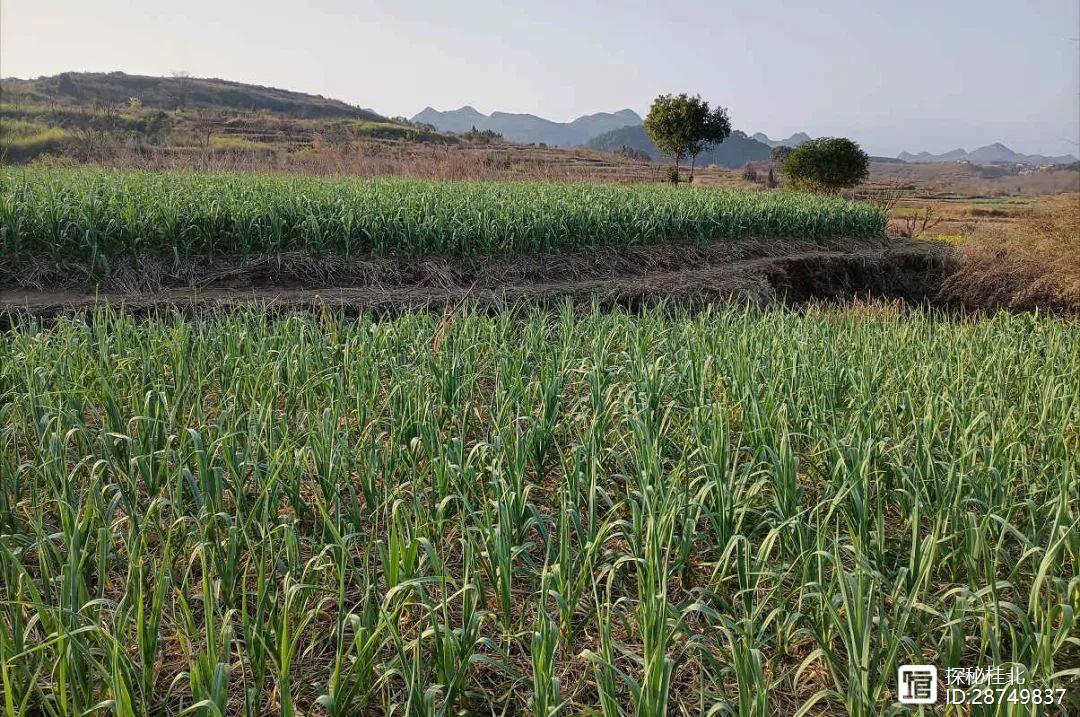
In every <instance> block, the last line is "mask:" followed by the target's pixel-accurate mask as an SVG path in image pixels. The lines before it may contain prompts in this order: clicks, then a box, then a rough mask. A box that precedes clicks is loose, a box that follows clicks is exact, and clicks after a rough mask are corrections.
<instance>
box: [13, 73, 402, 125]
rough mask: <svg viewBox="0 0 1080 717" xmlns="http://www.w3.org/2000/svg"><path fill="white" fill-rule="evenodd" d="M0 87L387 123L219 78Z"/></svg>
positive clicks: (65, 96)
mask: <svg viewBox="0 0 1080 717" xmlns="http://www.w3.org/2000/svg"><path fill="white" fill-rule="evenodd" d="M0 87H2V89H3V93H4V94H5V95H7V97H6V98H5V99H8V98H10V97H12V96H18V97H21V98H24V99H25V100H28V101H38V102H40V101H50V102H57V103H59V104H71V105H86V104H90V103H95V102H102V103H106V104H110V105H123V104H127V103H128V101H129V100H130V99H131V98H137V99H138V100H139V103H140V104H141V105H142V106H143V107H149V108H155V109H164V110H173V109H177V108H178V107H181V106H183V107H199V108H208V109H216V110H235V111H239V112H246V111H251V110H265V111H268V112H274V113H277V114H281V115H286V116H289V117H298V118H302V119H331V118H341V119H357V120H372V121H382V120H385V119H386V118H385V117H383V116H382V115H380V114H378V113H377V112H373V111H372V110H369V109H364V108H362V107H356V106H353V105H350V104H347V103H345V102H341V101H339V100H333V99H328V98H326V97H323V96H321V95H311V94H307V93H306V92H293V91H291V90H282V89H278V88H276V87H263V86H261V85H252V84H246V83H243V82H233V81H231V80H219V79H216V78H200V77H186V76H185V77H154V76H151V75H129V74H127V73H124V72H62V73H60V74H58V75H53V76H51V77H39V78H37V79H32V80H21V79H18V78H13V77H11V78H8V77H5V78H3V79H2V80H0ZM9 101H10V100H9Z"/></svg>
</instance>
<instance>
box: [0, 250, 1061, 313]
mask: <svg viewBox="0 0 1080 717" xmlns="http://www.w3.org/2000/svg"><path fill="white" fill-rule="evenodd" d="M957 270H958V264H957V259H956V257H955V256H954V255H953V253H952V252H951V250H950V249H949V248H948V247H947V246H944V245H939V244H933V243H928V242H920V241H906V240H899V239H889V240H879V241H865V240H860V241H857V242H854V241H853V242H846V243H842V244H838V243H836V242H830V244H829V245H823V244H817V243H813V242H805V241H797V240H771V241H752V242H748V241H743V242H734V243H733V242H718V243H715V244H710V245H704V246H664V247H633V248H630V249H624V250H621V251H611V250H598V251H593V252H580V253H574V254H560V255H541V256H536V257H515V258H513V259H493V260H487V261H477V262H470V263H461V262H457V263H455V262H450V261H444V260H426V261H422V262H416V263H409V262H405V261H401V260H392V259H391V260H379V261H358V260H351V261H340V260H334V259H332V258H324V259H313V258H311V257H302V256H284V257H265V258H255V259H249V260H246V261H244V262H242V263H232V264H229V263H218V264H206V265H202V266H186V267H169V266H163V265H160V264H156V263H152V262H146V263H144V264H142V265H139V266H131V267H125V268H123V269H122V270H120V271H118V272H117V273H116V275H115V276H114V277H113V278H112V279H111V280H110V281H109V282H107V283H105V284H103V285H101V286H98V287H96V288H87V287H85V286H84V287H69V288H56V287H50V286H49V285H47V284H46V285H45V286H38V287H37V288H14V289H8V290H5V291H0V310H2V311H5V312H15V313H31V314H35V315H39V316H55V315H59V314H63V313H66V312H70V311H78V310H81V309H86V308H89V307H91V306H93V305H94V304H96V303H99V302H102V301H107V302H108V303H110V304H111V305H114V306H118V305H123V306H124V307H125V309H126V310H128V311H131V312H134V313H151V312H154V311H156V310H159V309H164V308H177V309H180V310H183V311H200V310H204V309H213V308H226V307H233V306H240V305H245V304H251V303H261V304H265V305H266V306H267V307H268V309H270V310H277V311H289V310H300V309H310V308H318V307H327V308H333V307H336V308H341V309H345V310H351V311H356V312H362V311H373V312H376V313H397V312H400V311H403V310H409V309H418V308H440V307H445V306H448V305H455V304H458V303H460V302H462V301H473V302H477V303H480V304H488V305H493V306H501V305H510V304H518V303H551V302H557V301H561V300H562V299H564V298H571V299H574V300H581V301H596V302H598V303H600V304H601V305H609V306H638V305H643V304H649V303H654V302H657V301H660V300H669V301H674V302H679V303H681V304H686V305H701V304H704V303H708V302H713V301H723V300H733V299H734V300H740V301H751V302H753V303H757V304H766V303H771V302H787V303H794V304H799V303H803V302H807V301H814V300H826V301H846V300H851V299H857V298H864V299H865V298H869V299H887V300H902V301H904V302H906V303H911V304H930V305H938V306H946V307H955V308H966V309H979V308H989V309H993V308H999V307H994V306H979V305H978V302H977V301H975V302H972V301H971V300H970V297H967V298H965V297H961V296H953V295H952V294H951V293H950V291H949V289H948V287H949V286H950V284H951V285H955V284H956V283H957V282H956V276H955V275H956V272H957ZM39 278H41V279H47V276H45V275H42V276H41V277H39ZM1047 308H1049V309H1052V310H1058V311H1062V312H1063V313H1075V311H1076V310H1077V309H1080V306H1073V307H1071V308H1070V307H1069V306H1065V307H1047Z"/></svg>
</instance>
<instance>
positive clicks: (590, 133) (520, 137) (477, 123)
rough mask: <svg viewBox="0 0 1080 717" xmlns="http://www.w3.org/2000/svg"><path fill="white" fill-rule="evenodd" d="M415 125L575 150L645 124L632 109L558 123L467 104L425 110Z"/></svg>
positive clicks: (601, 113) (421, 112) (600, 113)
mask: <svg viewBox="0 0 1080 717" xmlns="http://www.w3.org/2000/svg"><path fill="white" fill-rule="evenodd" d="M410 121H411V122H421V123H423V124H428V125H431V126H432V127H434V128H435V129H438V130H442V131H443V132H468V131H469V130H470V129H472V128H473V127H475V128H476V129H478V130H492V131H494V132H498V133H499V134H501V135H502V136H503V138H504V139H507V140H509V141H511V142H521V143H523V144H529V143H541V142H543V143H544V144H547V145H551V146H554V147H575V146H578V145H582V144H585V143H586V142H588V141H589V140H590V139H592V138H593V137H596V136H597V135H600V134H603V133H604V132H608V131H610V130H613V129H618V128H620V127H625V126H627V125H633V124H641V122H642V119H641V116H640V115H638V113H637V112H634V111H633V110H630V109H624V110H619V111H618V112H597V113H595V114H591V115H583V116H581V117H578V118H577V119H576V120H574V121H573V122H554V121H552V120H549V119H544V118H543V117H537V116H536V115H530V114H515V113H510V112H492V113H491V114H490V115H485V114H483V113H482V112H478V111H477V110H476V109H475V108H473V107H470V106H468V105H466V106H465V107H461V108H459V109H456V110H449V111H447V112H440V111H439V110H436V109H434V108H432V107H425V108H424V109H423V110H422V111H420V112H418V113H417V114H415V115H414V116H413V117H411V118H410Z"/></svg>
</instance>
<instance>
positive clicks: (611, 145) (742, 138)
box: [586, 125, 771, 169]
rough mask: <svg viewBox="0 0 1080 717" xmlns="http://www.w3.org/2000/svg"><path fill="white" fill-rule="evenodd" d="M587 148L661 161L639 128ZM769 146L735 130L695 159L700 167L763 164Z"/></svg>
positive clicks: (592, 142)
mask: <svg viewBox="0 0 1080 717" xmlns="http://www.w3.org/2000/svg"><path fill="white" fill-rule="evenodd" d="M586 146H588V147H590V148H592V149H597V150H600V151H602V152H622V151H625V150H627V149H630V150H634V151H636V152H642V153H644V154H646V155H648V156H649V157H650V158H651V159H653V160H659V159H662V158H663V155H662V154H661V152H660V150H659V149H657V148H656V145H655V144H653V141H652V140H651V139H650V138H649V135H648V133H647V132H646V131H645V128H644V127H643V126H641V125H633V126H629V127H623V128H621V129H616V130H612V131H611V132H606V133H604V134H602V135H600V136H599V137H594V138H593V139H591V140H589V142H588V143H587V145H586ZM770 149H771V148H770V147H769V146H768V145H766V144H764V143H762V142H758V141H757V140H754V139H751V138H749V137H747V136H746V133H744V132H740V131H738V130H736V131H734V132H732V133H731V135H730V136H729V137H728V138H727V139H725V140H724V141H723V142H722V143H720V144H717V145H713V146H712V147H710V148H709V149H706V150H705V151H703V152H702V153H701V155H700V156H699V157H698V158H697V163H698V165H699V166H707V165H710V164H715V165H718V166H721V167H727V168H729V169H735V168H738V167H742V166H743V165H745V164H746V163H747V162H764V161H767V160H768V159H769V151H770Z"/></svg>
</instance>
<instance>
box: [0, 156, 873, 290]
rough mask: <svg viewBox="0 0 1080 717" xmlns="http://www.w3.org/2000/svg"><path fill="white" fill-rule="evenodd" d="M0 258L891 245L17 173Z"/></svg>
mask: <svg viewBox="0 0 1080 717" xmlns="http://www.w3.org/2000/svg"><path fill="white" fill-rule="evenodd" d="M0 179H2V182H0V186H2V189H0V251H2V252H3V253H2V256H3V257H4V258H6V259H7V260H8V261H14V262H17V261H19V260H20V259H23V258H29V257H39V258H42V257H43V258H46V259H49V260H52V261H62V260H63V261H78V262H83V263H85V264H89V265H91V266H94V267H99V268H101V269H102V270H105V269H106V268H107V266H106V265H107V264H108V263H109V262H113V261H116V260H117V259H119V258H123V257H129V258H130V257H133V256H141V255H151V256H158V257H166V258H175V259H176V260H178V261H183V260H193V259H206V258H211V257H222V256H245V255H250V254H256V253H261V254H275V253H280V252H297V251H300V252H307V253H311V254H319V255H340V256H345V257H350V256H357V255H359V256H370V255H374V256H383V255H387V254H399V255H404V256H410V257H420V256H428V255H439V256H453V257H461V258H470V257H478V256H482V255H488V254H492V253H494V254H521V253H528V254H535V253H539V252H560V251H570V250H575V249H590V248H596V247H624V246H631V245H642V244H667V243H673V242H704V241H714V240H720V239H735V238H747V237H777V236H787V237H801V238H812V239H820V238H830V237H833V238H835V237H865V236H877V237H880V236H883V235H884V232H885V216H884V214H883V213H882V212H879V211H876V210H874V209H872V208H871V207H869V206H868V205H865V204H859V203H854V202H847V201H844V200H840V199H830V198H821V197H813V196H810V195H803V194H794V193H783V194H779V193H764V192H741V191H732V190H717V189H707V188H689V187H682V188H678V187H664V186H617V185H596V184H565V183H539V182H535V183H522V182H514V183H510V182H507V183H497V182H424V181H416V180H401V179H378V180H350V179H339V180H324V179H313V178H306V177H295V176H293V177H283V176H272V175H244V174H211V175H206V174H194V173H143V172H115V171H103V170H70V171H59V172H58V171H45V170H26V169H24V170H5V171H4V172H3V174H2V175H0Z"/></svg>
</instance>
